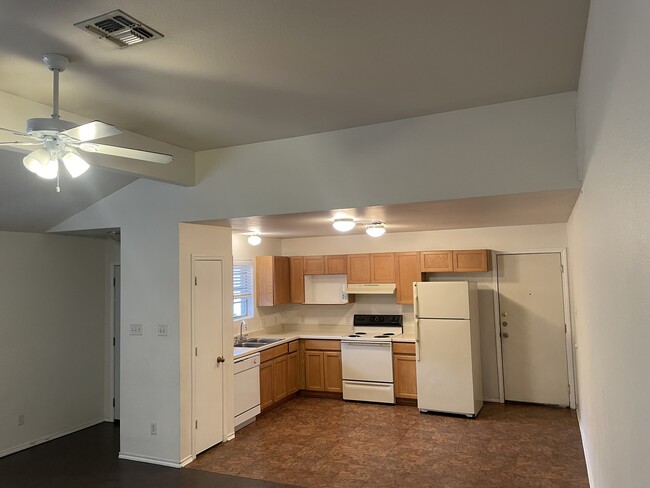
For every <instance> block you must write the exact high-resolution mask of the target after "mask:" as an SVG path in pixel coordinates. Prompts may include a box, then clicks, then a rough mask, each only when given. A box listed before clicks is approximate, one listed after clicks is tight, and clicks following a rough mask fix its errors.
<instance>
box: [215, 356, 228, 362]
mask: <svg viewBox="0 0 650 488" xmlns="http://www.w3.org/2000/svg"><path fill="white" fill-rule="evenodd" d="M225 362H226V360H225V359H224V357H223V356H219V357H218V358H217V363H225Z"/></svg>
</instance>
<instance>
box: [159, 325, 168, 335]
mask: <svg viewBox="0 0 650 488" xmlns="http://www.w3.org/2000/svg"><path fill="white" fill-rule="evenodd" d="M167 330H168V327H167V324H158V335H159V336H166V335H167Z"/></svg>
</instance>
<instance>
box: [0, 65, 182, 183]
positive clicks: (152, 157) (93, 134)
mask: <svg viewBox="0 0 650 488" xmlns="http://www.w3.org/2000/svg"><path fill="white" fill-rule="evenodd" d="M43 61H44V62H45V64H46V65H47V67H48V68H49V69H50V71H52V73H53V75H54V90H53V103H52V107H53V110H52V116H51V118H49V119H47V118H35V119H29V120H27V130H26V131H25V132H20V131H15V130H11V129H4V128H1V127H0V131H4V132H10V133H12V134H13V135H16V136H19V137H23V138H28V139H33V140H34V142H21V141H13V142H0V146H42V147H41V148H40V149H36V150H35V151H33V152H31V153H29V154H28V155H27V156H25V158H24V159H23V164H24V165H25V167H26V168H27V169H28V170H29V171H31V172H32V173H35V174H37V175H38V176H40V177H41V178H46V179H54V178H56V180H57V183H56V191H57V192H59V191H61V188H60V186H59V163H60V162H61V163H63V165H64V166H65V168H66V170H67V171H68V173H70V176H72V177H73V178H76V177H77V176H80V175H82V174H83V173H85V172H86V171H87V170H88V168H89V165H88V163H87V162H86V160H85V159H84V158H83V157H82V156H81V155H80V153H79V151H82V152H89V153H99V154H108V155H110V156H119V157H123V158H130V159H139V160H141V161H147V162H150V163H159V164H168V163H171V162H172V160H173V159H174V158H173V156H172V155H170V154H163V153H157V152H150V151H141V150H138V149H130V148H126V147H120V146H109V145H106V144H98V143H96V142H94V141H95V140H97V139H103V138H104V137H111V136H116V135H118V134H121V133H122V131H121V130H120V129H118V128H117V127H115V126H113V125H110V124H105V123H104V122H100V121H98V120H95V121H93V122H88V123H87V124H83V125H77V124H75V123H73V122H68V121H67V120H62V119H61V118H60V116H59V73H61V71H65V69H66V67H67V66H68V64H69V63H70V60H69V59H68V58H67V57H65V56H63V55H62V54H44V55H43Z"/></svg>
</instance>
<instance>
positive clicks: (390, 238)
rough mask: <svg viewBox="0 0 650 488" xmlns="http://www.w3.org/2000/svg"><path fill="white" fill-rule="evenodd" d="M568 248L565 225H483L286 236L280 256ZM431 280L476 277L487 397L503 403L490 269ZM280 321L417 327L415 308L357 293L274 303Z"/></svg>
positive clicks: (433, 275)
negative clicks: (371, 317) (331, 301)
mask: <svg viewBox="0 0 650 488" xmlns="http://www.w3.org/2000/svg"><path fill="white" fill-rule="evenodd" d="M566 246H567V235H566V225H565V224H547V225H522V226H512V227H483V228H480V229H454V230H442V231H428V232H402V233H391V232H388V233H386V234H385V235H384V236H383V237H381V238H372V237H368V236H366V235H354V236H336V237H320V238H306V239H285V240H283V241H282V254H284V255H285V256H308V255H319V254H352V253H362V252H393V251H396V252H397V251H401V252H404V251H420V250H427V249H491V250H494V251H501V252H505V251H527V250H543V249H561V248H566ZM426 278H427V279H428V280H472V281H476V282H477V285H478V290H479V317H480V319H479V322H480V330H481V363H482V364H481V365H482V373H483V396H484V398H485V399H486V400H493V401H499V382H498V376H497V350H496V336H495V324H494V295H495V294H496V293H497V290H496V289H495V286H494V275H493V272H490V273H461V274H458V273H428V274H427V275H426ZM275 308H276V309H278V310H279V311H280V312H281V315H282V321H283V322H284V323H290V324H321V325H323V324H328V325H349V318H350V317H351V316H352V315H354V314H355V313H382V314H391V313H392V314H402V315H404V323H405V328H406V329H407V330H408V329H409V328H411V327H412V326H413V306H412V305H400V304H396V303H395V298H394V297H386V296H378V297H375V296H363V295H359V296H357V301H356V302H355V303H352V304H349V305H285V306H283V307H275Z"/></svg>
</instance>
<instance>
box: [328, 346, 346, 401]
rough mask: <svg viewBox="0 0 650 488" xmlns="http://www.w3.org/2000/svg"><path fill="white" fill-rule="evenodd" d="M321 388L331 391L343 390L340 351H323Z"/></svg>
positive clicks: (340, 391)
mask: <svg viewBox="0 0 650 488" xmlns="http://www.w3.org/2000/svg"><path fill="white" fill-rule="evenodd" d="M323 390H324V391H329V392H333V393H342V392H343V378H342V372H341V352H340V351H337V352H334V351H324V352H323Z"/></svg>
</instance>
